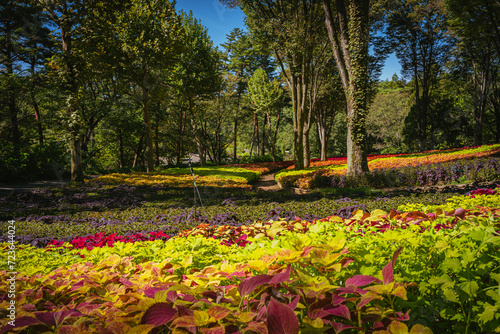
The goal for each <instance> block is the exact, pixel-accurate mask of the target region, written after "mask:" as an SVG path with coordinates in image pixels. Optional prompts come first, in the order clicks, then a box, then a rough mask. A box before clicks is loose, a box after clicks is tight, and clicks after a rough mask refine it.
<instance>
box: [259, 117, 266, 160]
mask: <svg viewBox="0 0 500 334" xmlns="http://www.w3.org/2000/svg"><path fill="white" fill-rule="evenodd" d="M266 122H267V118H266V115H265V114H264V121H263V122H262V141H261V143H262V148H261V149H260V153H261V154H262V156H264V155H266Z"/></svg>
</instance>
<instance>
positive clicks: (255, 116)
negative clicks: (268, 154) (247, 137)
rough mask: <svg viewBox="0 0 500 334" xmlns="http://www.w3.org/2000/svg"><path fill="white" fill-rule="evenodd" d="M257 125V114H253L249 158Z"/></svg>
mask: <svg viewBox="0 0 500 334" xmlns="http://www.w3.org/2000/svg"><path fill="white" fill-rule="evenodd" d="M256 125H257V114H256V113H254V114H253V133H252V140H251V141H250V159H251V158H252V152H253V143H254V141H255V127H256ZM257 155H259V154H257Z"/></svg>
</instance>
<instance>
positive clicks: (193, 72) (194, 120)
mask: <svg viewBox="0 0 500 334" xmlns="http://www.w3.org/2000/svg"><path fill="white" fill-rule="evenodd" d="M181 17H182V27H183V35H184V40H183V42H184V45H185V49H184V50H183V52H182V54H181V55H180V58H179V62H178V64H177V65H176V67H175V74H174V76H173V77H174V80H175V82H176V90H177V91H178V92H179V93H180V95H181V96H182V97H183V99H184V101H185V102H186V105H187V112H188V115H189V118H190V120H191V126H192V129H193V134H194V138H195V142H196V145H197V147H198V152H199V154H200V162H201V164H202V165H203V164H205V163H206V153H205V151H206V147H205V143H204V140H203V135H202V129H201V128H200V127H202V126H203V125H202V123H200V121H199V120H200V118H199V117H197V115H196V113H197V106H196V104H197V102H198V99H201V98H207V97H212V96H213V95H214V94H215V93H216V92H217V91H218V88H219V87H220V82H221V80H222V79H221V74H220V71H219V66H220V55H219V54H218V53H217V51H216V49H214V47H213V43H212V41H211V40H210V37H209V36H208V31H207V29H206V28H205V27H204V26H202V25H201V24H200V22H199V20H197V19H196V18H194V17H193V14H192V12H190V13H189V15H187V14H185V13H182V14H181Z"/></svg>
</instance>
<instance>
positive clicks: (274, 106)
mask: <svg viewBox="0 0 500 334" xmlns="http://www.w3.org/2000/svg"><path fill="white" fill-rule="evenodd" d="M248 94H249V95H250V99H251V100H252V101H253V104H254V106H255V109H256V112H257V113H258V112H261V113H264V115H265V117H266V120H267V124H268V126H269V132H268V133H267V135H268V142H269V146H270V148H271V154H272V156H273V161H274V162H276V136H277V133H278V127H279V121H280V114H279V107H280V106H279V104H280V102H281V98H282V95H283V91H282V88H281V85H280V82H279V81H277V80H272V81H270V80H269V77H268V75H267V73H266V71H264V70H263V69H258V70H257V71H255V72H254V74H253V75H252V77H251V78H250V80H249V82H248ZM276 110H278V112H277V113H276ZM271 115H273V116H276V117H277V120H276V125H275V128H274V131H273V129H272V120H271Z"/></svg>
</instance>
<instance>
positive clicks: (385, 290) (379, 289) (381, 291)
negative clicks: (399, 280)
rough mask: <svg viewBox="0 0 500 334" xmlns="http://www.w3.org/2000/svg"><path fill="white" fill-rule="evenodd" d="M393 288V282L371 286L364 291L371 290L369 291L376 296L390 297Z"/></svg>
mask: <svg viewBox="0 0 500 334" xmlns="http://www.w3.org/2000/svg"><path fill="white" fill-rule="evenodd" d="M393 288H394V282H391V283H389V284H387V285H382V284H379V285H373V286H369V287H367V288H365V289H366V290H371V291H373V292H375V293H377V294H378V295H390V294H391V292H392V289H393Z"/></svg>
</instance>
